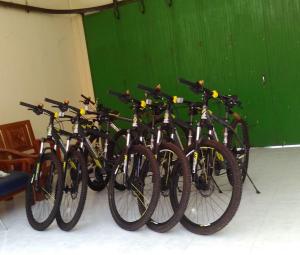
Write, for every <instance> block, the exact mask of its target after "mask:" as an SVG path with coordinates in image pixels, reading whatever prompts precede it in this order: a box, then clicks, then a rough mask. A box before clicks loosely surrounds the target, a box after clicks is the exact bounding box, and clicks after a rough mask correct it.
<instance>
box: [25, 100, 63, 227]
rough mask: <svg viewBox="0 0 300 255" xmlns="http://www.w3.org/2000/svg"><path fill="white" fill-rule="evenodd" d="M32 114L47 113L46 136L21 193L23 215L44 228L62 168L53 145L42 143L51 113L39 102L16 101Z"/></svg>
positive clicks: (55, 204) (55, 205)
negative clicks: (47, 145) (37, 103)
mask: <svg viewBox="0 0 300 255" xmlns="http://www.w3.org/2000/svg"><path fill="white" fill-rule="evenodd" d="M20 105H22V106H25V107H27V108H28V110H31V111H33V112H34V113H35V114H36V115H42V114H45V115H48V116H49V117H50V118H49V125H48V131H47V138H43V139H42V140H41V144H40V150H39V155H38V158H37V160H36V163H35V166H34V168H33V170H32V175H31V178H30V181H28V184H27V187H26V193H25V208H26V216H27V219H28V222H29V224H30V225H31V226H32V227H33V228H34V229H35V230H38V231H42V230H45V229H46V228H48V227H49V226H50V225H51V223H52V222H53V221H54V219H55V216H56V214H57V211H58V210H59V205H60V202H61V198H62V192H63V170H62V165H61V162H60V160H59V157H58V155H57V153H56V150H55V149H56V148H55V147H52V148H51V147H46V148H45V147H44V146H45V143H50V144H52V142H53V134H52V130H53V127H54V121H55V114H54V113H53V112H51V111H48V110H46V109H44V108H43V105H38V106H35V105H32V104H28V103H25V102H20Z"/></svg>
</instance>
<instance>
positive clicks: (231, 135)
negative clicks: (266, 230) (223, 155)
mask: <svg viewBox="0 0 300 255" xmlns="http://www.w3.org/2000/svg"><path fill="white" fill-rule="evenodd" d="M179 81H180V82H181V83H182V84H185V85H187V86H188V87H189V88H190V90H191V91H192V92H194V93H196V94H203V97H207V96H206V95H209V94H211V95H213V96H212V97H211V98H213V99H218V100H220V101H221V102H222V103H223V104H224V107H225V116H224V118H219V117H217V116H215V115H213V114H210V116H211V118H212V119H213V120H214V122H217V123H219V124H221V126H223V127H224V131H223V134H222V136H223V144H224V145H225V146H226V147H227V148H228V149H229V150H230V151H231V152H232V153H233V155H234V156H235V158H236V159H237V162H238V164H239V167H240V169H241V175H242V182H243V183H244V181H245V179H246V177H248V179H249V181H250V182H251V184H252V186H253V187H254V189H255V191H256V193H258V194H259V193H260V191H259V190H258V189H257V187H256V185H255V184H254V182H253V181H252V179H251V178H250V176H249V174H248V163H249V153H250V141H249V131H248V125H247V123H246V121H245V120H243V119H242V118H241V116H240V115H239V114H238V113H236V112H234V111H233V108H234V107H236V106H238V107H242V103H241V101H240V100H239V99H238V97H237V96H234V95H221V94H220V93H219V92H217V91H215V90H210V89H208V88H205V87H204V81H198V82H191V81H188V80H185V79H182V78H180V79H179ZM207 103H208V102H207ZM201 109H202V105H201V104H200V105H199V103H193V102H189V116H190V122H189V123H188V127H189V128H188V129H187V127H186V125H182V123H178V125H179V126H181V127H182V128H183V129H185V133H187V132H188V137H189V141H188V143H190V141H191V137H192V136H193V135H195V132H193V131H191V129H190V127H191V121H192V119H193V115H194V114H195V113H196V114H197V113H199V112H201ZM193 113H194V114H193ZM230 117H231V118H230ZM187 130H188V131H187ZM208 134H209V137H211V139H213V140H219V138H218V134H217V132H216V129H215V128H214V125H212V126H211V127H210V129H209V132H208Z"/></svg>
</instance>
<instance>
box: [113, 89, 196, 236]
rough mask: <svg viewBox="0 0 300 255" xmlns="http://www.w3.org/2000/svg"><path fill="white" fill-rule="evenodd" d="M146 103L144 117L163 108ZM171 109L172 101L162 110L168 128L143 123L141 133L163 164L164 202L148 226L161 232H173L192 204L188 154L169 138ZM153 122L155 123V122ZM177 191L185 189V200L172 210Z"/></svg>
mask: <svg viewBox="0 0 300 255" xmlns="http://www.w3.org/2000/svg"><path fill="white" fill-rule="evenodd" d="M139 88H142V89H144V90H145V89H146V90H147V89H148V88H146V87H143V86H141V85H139ZM128 97H129V94H128ZM130 98H131V100H134V101H136V102H139V100H137V99H133V98H132V97H131V96H130ZM143 102H144V105H145V107H144V108H145V110H144V112H143V114H145V113H146V109H147V108H148V109H149V110H150V112H153V111H154V112H155V111H156V110H157V108H159V106H157V105H155V104H152V102H151V101H150V100H149V99H147V100H146V101H143ZM171 107H172V103H171V102H168V103H167V104H166V106H165V107H163V109H161V110H163V111H165V112H166V118H165V122H166V125H164V126H162V127H158V128H155V126H154V125H152V126H150V127H148V126H147V125H145V124H142V123H140V127H139V128H140V129H141V130H143V131H141V137H142V139H141V141H142V142H143V143H144V144H145V145H146V146H148V147H149V148H150V149H151V150H152V152H153V154H154V155H155V157H156V159H157V162H158V163H159V170H160V176H161V184H160V199H159V201H158V204H157V206H156V209H155V211H154V213H153V215H152V217H151V219H150V221H148V223H147V226H148V227H149V228H150V229H152V230H154V231H156V232H160V233H162V232H166V231H169V230H170V229H171V228H173V227H174V226H175V225H176V224H177V223H178V222H179V221H180V219H181V217H182V215H183V214H184V211H185V208H186V206H187V203H188V199H189V194H190V186H191V178H190V171H189V167H188V162H187V160H186V158H185V155H184V153H183V152H182V150H181V149H180V148H179V147H178V146H177V145H175V143H174V142H173V140H172V139H170V137H169V136H167V135H166V133H167V132H169V131H170V132H173V128H172V127H173V126H172V123H171V122H169V117H168V112H169V111H170V110H171ZM152 123H154V122H153V121H152ZM125 133H126V130H121V131H119V132H118V133H116V135H115V137H114V139H115V141H118V140H120V139H121V138H122V137H124V134H125ZM136 135H137V134H136ZM175 175H178V177H177V179H178V178H180V181H178V182H177V183H174V182H173V180H174V178H175V177H174V176H175ZM177 179H176V180H177ZM174 189H180V190H181V200H180V203H179V206H178V207H177V208H172V205H171V203H170V193H171V192H174V191H173V190H174Z"/></svg>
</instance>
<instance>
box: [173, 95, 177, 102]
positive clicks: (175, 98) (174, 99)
mask: <svg viewBox="0 0 300 255" xmlns="http://www.w3.org/2000/svg"><path fill="white" fill-rule="evenodd" d="M173 103H174V104H176V103H177V96H173Z"/></svg>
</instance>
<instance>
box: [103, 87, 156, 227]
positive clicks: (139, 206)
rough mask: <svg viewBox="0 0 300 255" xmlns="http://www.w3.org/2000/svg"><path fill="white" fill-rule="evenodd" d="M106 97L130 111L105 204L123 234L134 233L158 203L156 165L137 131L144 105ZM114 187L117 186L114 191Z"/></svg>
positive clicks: (126, 96) (133, 101)
mask: <svg viewBox="0 0 300 255" xmlns="http://www.w3.org/2000/svg"><path fill="white" fill-rule="evenodd" d="M109 94H110V95H113V96H116V97H118V98H119V99H120V100H122V101H124V102H126V103H130V104H131V105H132V110H133V118H132V127H131V128H130V129H128V130H127V134H126V144H125V146H124V148H123V150H122V151H121V153H120V155H119V156H118V158H117V160H116V164H115V165H114V167H113V170H112V174H111V178H110V181H109V184H108V201H109V208H110V211H111V213H112V216H113V218H114V220H115V222H116V223H117V224H118V225H119V226H120V227H121V228H123V229H125V230H129V231H134V230H137V229H139V228H140V227H142V226H143V225H145V224H146V223H147V222H148V221H149V220H150V218H151V216H152V214H153V212H154V210H155V208H156V205H157V203H158V199H159V191H160V175H159V171H158V164H157V161H156V159H155V157H154V155H153V153H152V152H151V150H150V149H148V148H147V147H146V146H145V145H144V144H143V141H142V132H141V129H140V128H139V127H140V121H139V115H140V113H141V112H142V111H143V109H144V106H145V105H144V102H141V101H136V100H133V99H131V98H130V96H129V95H128V94H121V93H117V92H113V91H109ZM115 183H118V184H119V186H118V187H116V185H115ZM126 203H127V204H126Z"/></svg>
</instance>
